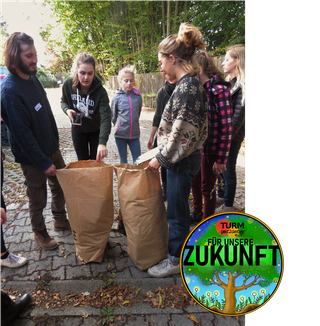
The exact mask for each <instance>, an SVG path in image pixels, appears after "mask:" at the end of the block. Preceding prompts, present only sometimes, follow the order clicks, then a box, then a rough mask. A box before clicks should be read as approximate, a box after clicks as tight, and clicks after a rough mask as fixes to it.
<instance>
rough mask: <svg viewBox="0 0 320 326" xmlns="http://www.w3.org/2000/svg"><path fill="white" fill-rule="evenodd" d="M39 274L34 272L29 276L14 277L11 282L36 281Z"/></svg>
mask: <svg viewBox="0 0 320 326" xmlns="http://www.w3.org/2000/svg"><path fill="white" fill-rule="evenodd" d="M38 276H39V272H38V271H36V272H34V273H32V274H31V275H26V276H17V275H15V276H14V277H13V278H12V280H13V281H36V280H37V279H38Z"/></svg>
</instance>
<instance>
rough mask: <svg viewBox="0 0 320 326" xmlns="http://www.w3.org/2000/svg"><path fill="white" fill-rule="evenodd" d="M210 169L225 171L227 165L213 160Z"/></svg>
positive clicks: (218, 171)
mask: <svg viewBox="0 0 320 326" xmlns="http://www.w3.org/2000/svg"><path fill="white" fill-rule="evenodd" d="M212 170H213V172H216V173H217V174H220V173H222V172H223V171H227V167H226V165H225V164H220V163H217V162H214V164H213V167H212Z"/></svg>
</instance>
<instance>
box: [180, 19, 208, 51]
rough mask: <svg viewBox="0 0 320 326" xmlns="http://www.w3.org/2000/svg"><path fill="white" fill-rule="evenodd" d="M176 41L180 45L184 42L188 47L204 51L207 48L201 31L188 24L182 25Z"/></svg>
mask: <svg viewBox="0 0 320 326" xmlns="http://www.w3.org/2000/svg"><path fill="white" fill-rule="evenodd" d="M176 41H177V42H178V43H180V42H184V43H185V44H186V45H187V46H188V47H194V48H198V49H203V48H205V47H206V46H207V45H206V44H205V43H204V42H203V40H202V34H201V32H200V31H199V29H198V28H196V27H195V26H193V25H191V24H188V23H182V24H181V25H180V27H179V31H178V36H177V38H176Z"/></svg>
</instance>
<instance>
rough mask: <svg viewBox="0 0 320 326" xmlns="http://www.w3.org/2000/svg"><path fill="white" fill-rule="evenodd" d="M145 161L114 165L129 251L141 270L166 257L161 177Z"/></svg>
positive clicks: (165, 222) (166, 228) (166, 231)
mask: <svg viewBox="0 0 320 326" xmlns="http://www.w3.org/2000/svg"><path fill="white" fill-rule="evenodd" d="M148 163H149V162H145V163H143V164H140V165H138V166H135V165H130V164H120V165H116V166H114V169H115V172H116V175H117V177H118V196H119V202H120V209H121V214H122V217H123V224H124V227H125V229H126V233H127V243H128V254H129V256H130V258H131V259H132V261H133V262H134V263H135V265H136V266H137V267H138V268H139V269H141V270H144V269H147V268H149V267H151V266H153V265H155V264H157V263H158V262H159V261H160V260H162V259H164V258H166V257H167V251H168V224H167V217H166V209H165V206H164V202H163V198H162V192H161V185H160V176H159V172H158V171H152V170H150V169H149V168H148Z"/></svg>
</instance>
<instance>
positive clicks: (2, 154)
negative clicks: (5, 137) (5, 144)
mask: <svg viewBox="0 0 320 326" xmlns="http://www.w3.org/2000/svg"><path fill="white" fill-rule="evenodd" d="M1 159H2V161H4V160H5V159H6V154H5V153H4V151H1Z"/></svg>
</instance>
